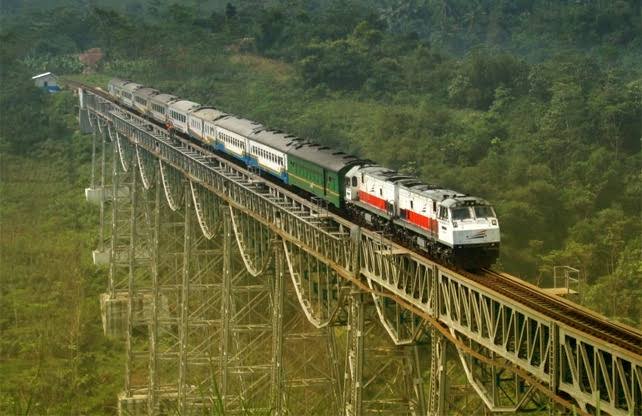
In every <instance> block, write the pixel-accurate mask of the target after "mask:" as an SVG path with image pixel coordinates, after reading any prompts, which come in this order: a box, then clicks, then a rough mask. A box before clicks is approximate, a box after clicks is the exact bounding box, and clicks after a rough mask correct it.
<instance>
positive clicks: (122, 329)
mask: <svg viewBox="0 0 642 416" xmlns="http://www.w3.org/2000/svg"><path fill="white" fill-rule="evenodd" d="M127 298H128V297H127V293H116V295H115V297H110V296H109V293H102V294H101V295H100V317H101V319H102V323H103V333H104V334H105V335H106V336H108V337H117V338H124V337H125V334H126V333H127V301H128V299H127Z"/></svg>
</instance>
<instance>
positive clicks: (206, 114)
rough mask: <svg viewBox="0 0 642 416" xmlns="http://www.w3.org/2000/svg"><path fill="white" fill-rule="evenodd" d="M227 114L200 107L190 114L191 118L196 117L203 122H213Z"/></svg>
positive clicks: (214, 109) (211, 108) (212, 108)
mask: <svg viewBox="0 0 642 416" xmlns="http://www.w3.org/2000/svg"><path fill="white" fill-rule="evenodd" d="M226 115H227V114H226V113H224V112H222V111H219V110H217V109H216V108H214V107H201V108H199V109H198V110H195V111H194V112H192V116H194V117H198V118H200V119H202V120H205V121H214V120H216V119H217V118H220V117H224V116H226Z"/></svg>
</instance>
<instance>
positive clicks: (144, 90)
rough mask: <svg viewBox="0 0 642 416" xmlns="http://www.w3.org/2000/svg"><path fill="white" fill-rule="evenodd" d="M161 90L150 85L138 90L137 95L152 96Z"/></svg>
mask: <svg viewBox="0 0 642 416" xmlns="http://www.w3.org/2000/svg"><path fill="white" fill-rule="evenodd" d="M158 94H159V91H158V90H155V89H153V88H150V87H143V88H139V89H138V90H136V95H138V96H140V97H145V98H150V97H152V96H154V95H158Z"/></svg>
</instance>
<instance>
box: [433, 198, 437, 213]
mask: <svg viewBox="0 0 642 416" xmlns="http://www.w3.org/2000/svg"><path fill="white" fill-rule="evenodd" d="M432 212H433V213H436V212H437V202H435V201H432Z"/></svg>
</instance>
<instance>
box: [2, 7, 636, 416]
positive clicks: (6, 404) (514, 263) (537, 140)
mask: <svg viewBox="0 0 642 416" xmlns="http://www.w3.org/2000/svg"><path fill="white" fill-rule="evenodd" d="M44 3H45V2H44V1H39V0H33V2H31V3H30V4H32V5H34V6H39V7H43V8H42V9H38V7H34V11H33V12H30V13H27V12H26V9H27V7H26V6H25V7H21V6H20V5H19V3H18V2H7V3H6V4H5V5H4V6H3V9H2V17H0V19H2V20H1V22H0V23H1V26H0V27H1V29H0V41H1V42H2V44H3V47H2V48H0V61H1V62H2V63H3V65H0V76H1V77H2V80H3V81H4V82H3V87H4V88H3V89H2V90H1V91H0V116H1V117H2V120H1V122H0V151H1V152H2V154H3V161H2V164H1V165H2V179H3V180H2V189H1V191H2V199H1V205H0V208H1V209H2V216H1V218H0V221H2V229H3V231H2V233H1V235H0V241H1V242H2V247H1V248H2V251H1V253H2V264H1V265H0V271H1V272H2V279H3V285H2V290H3V293H2V295H3V296H2V300H1V301H0V306H1V308H2V310H1V312H2V313H1V314H0V316H1V317H2V318H1V319H2V320H1V321H0V322H1V324H2V330H3V341H2V342H3V344H2V348H1V349H0V352H1V353H2V358H3V360H2V372H3V375H5V374H8V375H6V376H5V377H4V379H3V384H2V391H3V394H4V396H3V397H2V406H3V407H2V411H5V413H6V412H9V413H15V412H22V413H27V411H26V409H27V407H29V412H32V413H34V412H37V413H44V411H43V409H44V407H43V406H44V404H43V403H47V404H48V407H49V409H51V410H50V412H51V413H74V414H80V413H100V412H103V413H109V412H110V409H108V407H107V406H108V405H107V404H106V403H110V402H112V398H113V388H114V387H112V390H111V391H110V392H105V390H109V389H105V390H103V389H101V391H100V394H101V396H98V397H95V398H91V399H89V398H87V399H86V400H84V401H81V400H77V397H76V396H75V395H76V394H79V392H81V391H94V390H92V389H95V388H96V386H97V385H103V386H104V385H107V384H109V383H110V381H111V380H112V379H113V378H114V374H116V370H115V369H114V368H115V367H114V363H115V362H117V361H118V359H117V356H118V354H120V352H119V350H118V348H117V346H116V344H113V345H112V344H111V343H110V342H109V341H105V340H102V337H101V336H100V335H99V334H98V332H99V331H98V328H97V319H96V317H97V316H98V311H97V310H96V308H97V307H96V304H95V295H96V293H98V291H100V290H101V289H102V286H103V284H104V282H102V281H99V279H98V278H97V277H96V275H95V274H94V272H92V270H93V269H92V268H91V266H90V265H88V264H87V259H86V258H81V257H79V256H77V255H76V256H72V255H71V254H70V253H72V252H73V253H76V254H77V253H80V252H82V253H88V251H89V247H91V244H90V242H91V238H92V237H93V236H94V234H95V233H93V232H90V231H89V228H88V226H89V224H91V223H93V218H95V217H94V216H93V213H91V212H90V211H89V209H88V208H86V207H84V205H83V204H82V203H81V202H80V201H78V198H79V197H78V196H77V195H76V193H77V190H78V189H80V188H81V187H82V185H84V181H86V177H87V172H86V171H87V167H86V162H87V159H88V155H87V142H86V140H83V139H81V138H80V137H79V136H77V135H75V133H74V132H73V130H74V129H75V127H72V126H74V125H75V120H74V113H75V111H74V109H73V106H74V105H75V104H74V99H73V98H72V97H71V96H70V95H68V94H62V95H58V96H53V97H52V96H48V95H46V94H43V93H42V92H41V91H38V90H37V89H35V88H34V87H33V86H32V85H31V81H30V77H31V76H32V75H34V72H40V71H44V70H51V69H52V68H53V69H55V70H57V71H64V72H66V73H67V74H70V73H74V74H76V75H75V77H76V78H79V79H84V80H87V81H89V82H95V83H97V84H99V85H101V86H103V87H104V85H105V83H106V80H107V79H108V78H109V77H110V76H118V77H122V78H130V79H135V80H136V81H138V82H140V83H144V84H148V85H152V86H154V87H156V88H158V89H160V90H163V91H168V92H173V93H174V94H177V95H180V96H184V97H188V98H190V99H193V100H196V101H198V102H202V103H207V104H211V105H215V106H217V107H220V108H222V109H224V110H225V111H228V112H231V113H236V114H241V115H243V116H246V117H248V118H252V119H255V120H258V121H261V122H263V123H265V124H267V125H268V126H271V127H276V128H280V129H283V130H287V131H289V132H291V133H294V134H297V135H300V136H303V137H312V138H314V139H316V140H318V141H321V142H323V143H325V144H328V145H332V146H334V147H337V148H340V149H341V150H345V151H349V152H353V153H357V154H359V155H360V156H362V157H365V158H369V159H372V160H376V161H378V162H380V163H382V164H384V165H387V166H389V167H392V168H397V169H401V170H403V171H405V172H409V173H413V174H416V175H418V176H420V177H421V178H422V179H424V180H425V181H427V182H428V183H432V184H441V185H443V186H448V187H452V188H454V189H458V190H461V191H464V192H468V193H471V194H475V195H479V196H481V197H484V198H486V199H488V200H489V201H492V202H493V203H494V204H495V207H496V210H497V212H498V214H499V218H500V225H501V228H502V245H503V247H502V256H501V259H500V262H501V264H500V265H499V267H502V268H504V269H505V270H507V271H509V272H512V273H516V274H519V275H522V276H524V277H525V278H529V279H533V280H535V279H538V280H540V281H543V282H546V281H547V279H549V278H550V276H551V273H552V268H553V267H554V266H556V265H569V266H573V267H577V268H579V269H580V270H581V272H582V276H583V277H584V279H585V280H586V283H587V287H588V288H587V290H586V292H585V297H584V299H585V303H586V304H587V305H588V306H589V307H592V308H595V309H598V310H600V311H601V312H603V313H605V314H608V315H609V316H612V317H617V318H618V319H621V320H623V321H626V322H628V323H631V324H633V325H641V324H642V317H641V316H640V307H639V305H638V304H639V301H638V300H639V299H640V293H639V287H640V276H641V275H642V271H641V270H640V265H641V264H642V258H641V256H642V254H641V250H640V240H639V235H640V234H641V233H642V224H641V221H640V212H642V202H641V198H640V195H642V176H640V166H641V163H642V160H641V157H642V156H641V143H640V137H642V123H640V120H641V119H642V72H640V68H642V65H641V61H642V58H641V57H642V54H641V53H640V51H642V48H641V47H640V46H641V45H642V36H640V34H641V33H642V22H641V21H640V19H639V16H640V12H641V10H640V7H641V6H640V2H636V1H632V0H630V1H625V0H618V1H614V2H604V1H602V2H588V1H576V2H551V1H545V0H533V1H527V2H526V1H520V2H514V1H490V0H480V1H475V2H469V1H464V0H444V1H439V2H435V1H427V0H412V1H401V0H378V1H377V2H370V1H365V0H363V1H359V0H349V1H338V0H337V1H334V0H328V1H318V2H304V1H300V0H274V1H269V2H262V1H256V0H244V1H239V2H227V1H218V2H213V3H211V4H209V3H208V4H206V5H204V4H202V2H181V3H178V2H173V1H163V0H151V1H147V2H128V1H125V0H123V1H118V2H116V1H114V2H111V3H109V4H106V5H103V4H101V7H93V6H92V5H91V4H90V3H92V2H83V6H82V7H74V8H69V7H55V6H56V5H62V4H69V3H74V4H76V2H72V1H71V0H70V1H69V2H64V1H62V0H61V1H60V2H57V3H56V2H46V3H47V8H44V6H43V5H44ZM136 3H138V5H136ZM25 4H26V3H25ZM5 6H6V7H5ZM121 11H124V13H121ZM90 47H100V48H103V50H104V51H105V54H106V58H105V62H104V64H103V66H102V67H101V68H100V71H101V72H100V73H99V74H94V75H90V76H84V75H83V76H81V75H78V74H77V73H78V71H79V68H78V67H76V66H75V64H74V60H73V57H74V56H75V54H77V53H79V52H80V51H83V50H85V49H87V48H90ZM65 114H66V115H65ZM25 178H26V179H25ZM38 181H41V182H38ZM43 201H47V203H45V202H43ZM50 201H53V202H50ZM27 225H29V227H28V226H27ZM74 250H75V251H74ZM43 253H53V254H48V255H45V254H43ZM52 259H54V260H52ZM62 264H66V265H67V266H69V265H74V266H73V267H71V268H70V267H67V268H65V269H64V270H63V269H62V266H61V265H62ZM81 276H82V277H83V279H81ZM52 288H54V289H55V290H51V289H52ZM604 292H608V293H609V294H613V297H610V298H608V299H605V297H604V296H601V294H603V293H604ZM52 293H55V295H52ZM78 293H80V294H78ZM74 294H75V295H74ZM615 296H617V298H616V297H615ZM68 299H74V302H66V301H63V300H68ZM620 299H621V302H620ZM51 311H55V312H53V313H52V312H51ZM79 311H80V312H79ZM16 316H17V318H16ZM44 316H47V317H51V319H43V317H44ZM78 316H80V318H74V319H76V320H75V321H74V320H73V319H71V318H69V317H78ZM78 319H80V321H78ZM16 322H17V324H16ZM23 322H24V324H22V323H23ZM72 322H81V324H80V326H79V327H77V328H80V329H73V328H76V327H73V325H72V324H71V323H72ZM74 325H76V324H74ZM54 328H55V329H56V330H55V331H54ZM59 328H64V330H58V329H59ZM74 331H75V332H74ZM5 334H8V336H4V335H5ZM43 334H44V335H46V336H53V337H54V338H53V339H54V341H52V342H50V343H44V342H43V341H42V340H43V339H45V338H43V336H44V335H43ZM69 334H72V335H73V336H72V335H69ZM70 340H72V341H73V342H72V341H70ZM69 345H72V346H73V348H71V347H68V346H69ZM90 351H93V352H90ZM33 362H36V363H40V365H37V366H32V365H31V364H32V363H33ZM74 374H75V375H74ZM47 380H55V382H53V383H50V382H48V381H47ZM119 384H120V383H119V382H118V383H115V384H110V385H113V386H118V385H119ZM87 397H89V396H87ZM105 397H108V398H107V399H105ZM38 406H41V407H38Z"/></svg>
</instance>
